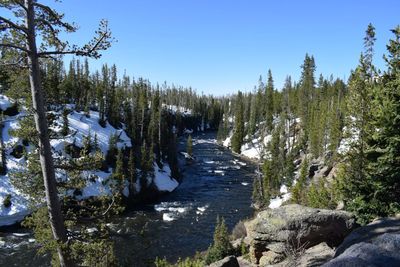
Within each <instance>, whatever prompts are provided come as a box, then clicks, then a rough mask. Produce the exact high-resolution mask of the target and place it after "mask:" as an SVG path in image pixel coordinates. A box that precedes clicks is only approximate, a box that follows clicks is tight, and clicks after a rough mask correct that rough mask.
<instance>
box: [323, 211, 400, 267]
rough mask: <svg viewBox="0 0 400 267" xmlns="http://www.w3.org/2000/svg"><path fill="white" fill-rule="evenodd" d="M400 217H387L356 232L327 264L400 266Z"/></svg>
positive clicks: (328, 265) (330, 265)
mask: <svg viewBox="0 0 400 267" xmlns="http://www.w3.org/2000/svg"><path fill="white" fill-rule="evenodd" d="M399 251H400V218H385V219H380V220H377V221H375V222H372V223H370V224H369V225H367V226H363V227H361V228H358V229H357V230H355V231H353V232H352V233H351V234H350V235H349V236H348V237H346V239H345V240H344V241H343V243H342V244H341V245H340V246H339V247H338V248H337V249H336V252H335V258H334V259H333V260H331V261H329V262H328V263H326V264H325V265H324V266H326V267H332V266H339V267H340V266H385V267H390V266H400V254H399Z"/></svg>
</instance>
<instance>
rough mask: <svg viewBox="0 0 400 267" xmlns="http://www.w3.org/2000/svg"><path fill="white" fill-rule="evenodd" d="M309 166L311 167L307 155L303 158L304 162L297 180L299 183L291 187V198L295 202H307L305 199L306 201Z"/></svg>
mask: <svg viewBox="0 0 400 267" xmlns="http://www.w3.org/2000/svg"><path fill="white" fill-rule="evenodd" d="M308 167H309V166H308V159H307V157H305V158H304V159H303V162H302V163H301V169H300V176H299V179H298V180H297V183H296V184H295V185H294V186H293V187H292V189H291V193H292V196H291V200H292V201H293V202H294V203H298V204H305V201H306V195H305V193H306V192H305V189H306V186H307V178H308Z"/></svg>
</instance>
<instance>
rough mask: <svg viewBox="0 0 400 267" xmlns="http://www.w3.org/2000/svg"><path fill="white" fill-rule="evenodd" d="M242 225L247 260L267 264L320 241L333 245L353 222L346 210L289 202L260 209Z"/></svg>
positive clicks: (344, 234)
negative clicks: (246, 245) (247, 254)
mask: <svg viewBox="0 0 400 267" xmlns="http://www.w3.org/2000/svg"><path fill="white" fill-rule="evenodd" d="M245 226H246V231H247V236H246V238H245V242H246V243H247V244H248V245H250V258H251V261H252V262H253V263H257V264H258V263H262V264H265V265H267V264H274V263H277V262H279V261H282V260H283V259H284V258H285V257H286V256H287V254H288V252H290V251H298V250H305V249H307V248H310V247H313V246H315V245H318V244H320V243H322V242H325V243H326V244H327V245H328V246H329V247H336V246H338V245H339V244H340V243H341V242H342V241H343V239H344V238H345V237H346V236H347V235H348V234H349V233H350V232H351V231H352V230H353V229H354V228H355V227H357V224H356V223H355V218H354V216H353V215H352V214H350V213H348V212H344V211H334V210H324V209H314V208H309V207H305V206H301V205H297V204H292V205H286V206H282V207H280V208H278V209H273V210H264V211H261V212H259V213H258V215H257V217H256V218H255V219H253V220H251V221H248V222H246V223H245ZM261 260H262V262H261Z"/></svg>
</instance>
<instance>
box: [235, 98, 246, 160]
mask: <svg viewBox="0 0 400 267" xmlns="http://www.w3.org/2000/svg"><path fill="white" fill-rule="evenodd" d="M243 138H244V120H243V94H242V92H240V91H239V93H238V95H237V99H236V112H235V128H234V131H233V136H232V150H233V151H234V152H236V153H240V152H241V148H242V144H243Z"/></svg>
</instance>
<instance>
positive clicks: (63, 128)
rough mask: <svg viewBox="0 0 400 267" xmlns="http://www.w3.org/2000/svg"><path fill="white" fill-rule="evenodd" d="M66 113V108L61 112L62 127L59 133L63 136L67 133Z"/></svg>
mask: <svg viewBox="0 0 400 267" xmlns="http://www.w3.org/2000/svg"><path fill="white" fill-rule="evenodd" d="M68 113H69V111H68V110H67V109H64V110H63V114H62V119H63V125H62V129H61V134H62V135H63V136H67V135H68V133H69V122H68Z"/></svg>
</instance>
